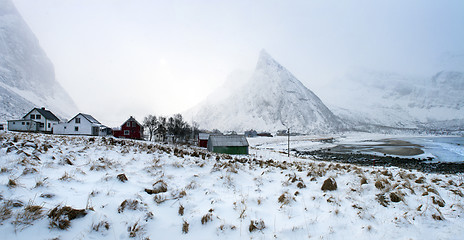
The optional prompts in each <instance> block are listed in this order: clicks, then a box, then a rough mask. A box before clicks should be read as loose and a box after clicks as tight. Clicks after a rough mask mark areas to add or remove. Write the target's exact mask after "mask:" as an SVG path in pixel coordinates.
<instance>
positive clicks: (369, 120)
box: [329, 70, 464, 130]
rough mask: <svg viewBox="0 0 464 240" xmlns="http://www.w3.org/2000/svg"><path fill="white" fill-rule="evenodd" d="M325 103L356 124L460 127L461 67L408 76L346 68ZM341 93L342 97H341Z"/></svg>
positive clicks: (463, 102) (463, 100) (463, 104)
mask: <svg viewBox="0 0 464 240" xmlns="http://www.w3.org/2000/svg"><path fill="white" fill-rule="evenodd" d="M332 94H335V95H337V96H338V98H337V99H334V101H333V102H330V103H329V106H330V108H331V110H332V111H334V113H335V114H336V115H337V116H339V117H341V118H342V119H344V120H345V121H349V122H351V123H352V125H353V126H355V128H359V129H363V128H365V127H366V126H368V128H366V129H371V130H375V128H374V129H373V128H372V127H373V126H378V127H381V126H383V127H393V128H412V129H415V128H419V129H429V130H433V129H435V130H436V129H440V130H458V129H461V130H462V129H464V126H463V125H462V123H463V122H464V73H463V72H460V71H450V70H447V71H440V72H438V73H436V74H434V75H433V76H428V77H427V76H425V77H424V76H408V75H402V74H396V73H387V72H380V71H365V70H363V71H359V70H358V71H354V72H351V73H350V74H347V76H346V77H345V79H344V80H343V81H340V82H339V84H338V86H334V88H333V89H332ZM341 99H343V100H341Z"/></svg>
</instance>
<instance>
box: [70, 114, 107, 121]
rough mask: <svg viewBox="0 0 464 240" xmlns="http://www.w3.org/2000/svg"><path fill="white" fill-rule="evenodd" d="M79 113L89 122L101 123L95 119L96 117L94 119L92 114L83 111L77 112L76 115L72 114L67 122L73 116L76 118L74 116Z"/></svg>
mask: <svg viewBox="0 0 464 240" xmlns="http://www.w3.org/2000/svg"><path fill="white" fill-rule="evenodd" d="M79 115H81V116H82V117H84V118H85V119H87V121H89V122H90V123H96V124H101V123H100V122H99V121H97V119H95V118H94V117H92V115H89V114H84V113H78V114H77V115H76V116H74V117H73V118H71V120H69V121H68V123H70V122H71V121H72V120H73V119H74V118H76V117H77V116H79Z"/></svg>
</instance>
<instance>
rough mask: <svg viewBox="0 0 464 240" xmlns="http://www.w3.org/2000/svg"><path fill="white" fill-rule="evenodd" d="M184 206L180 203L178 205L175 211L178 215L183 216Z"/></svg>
mask: <svg viewBox="0 0 464 240" xmlns="http://www.w3.org/2000/svg"><path fill="white" fill-rule="evenodd" d="M184 209H185V208H184V206H183V205H182V204H180V205H179V211H177V212H178V213H179V215H181V216H184Z"/></svg>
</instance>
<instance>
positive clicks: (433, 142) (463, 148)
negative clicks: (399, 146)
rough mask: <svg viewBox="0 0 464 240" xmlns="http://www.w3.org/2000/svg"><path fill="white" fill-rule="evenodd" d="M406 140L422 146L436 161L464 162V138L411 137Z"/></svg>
mask: <svg viewBox="0 0 464 240" xmlns="http://www.w3.org/2000/svg"><path fill="white" fill-rule="evenodd" d="M406 140H407V141H410V142H412V143H415V144H419V145H422V146H423V150H424V151H425V153H426V154H429V155H432V156H434V158H435V160H434V161H440V162H464V137H411V138H407V139H406Z"/></svg>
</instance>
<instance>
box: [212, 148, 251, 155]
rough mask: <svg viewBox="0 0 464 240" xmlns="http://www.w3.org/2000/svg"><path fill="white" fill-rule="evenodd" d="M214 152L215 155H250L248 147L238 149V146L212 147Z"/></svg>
mask: <svg viewBox="0 0 464 240" xmlns="http://www.w3.org/2000/svg"><path fill="white" fill-rule="evenodd" d="M212 152H215V153H226V154H248V147H246V146H245V147H236V146H230V147H227V146H220V147H219V146H216V147H212Z"/></svg>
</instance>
